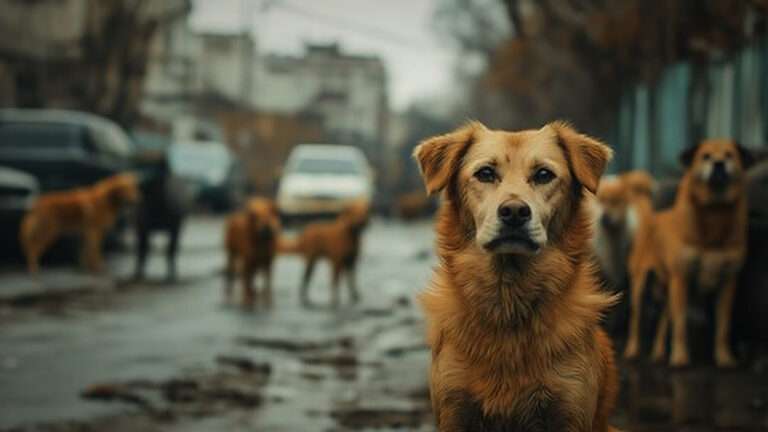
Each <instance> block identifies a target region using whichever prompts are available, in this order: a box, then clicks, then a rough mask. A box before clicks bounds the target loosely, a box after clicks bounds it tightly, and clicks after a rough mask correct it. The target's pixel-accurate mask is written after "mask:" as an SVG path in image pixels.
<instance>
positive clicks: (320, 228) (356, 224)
mask: <svg viewBox="0 0 768 432" xmlns="http://www.w3.org/2000/svg"><path fill="white" fill-rule="evenodd" d="M368 215H369V204H368V202H366V201H356V202H354V203H352V204H350V205H349V206H348V207H347V208H346V209H344V211H343V212H341V214H340V215H339V216H338V217H337V218H336V220H334V221H333V222H316V223H312V224H309V225H307V226H306V227H305V228H304V230H303V231H302V232H301V234H300V235H299V237H298V238H297V239H296V240H295V241H284V242H283V246H282V247H281V250H282V251H283V252H286V253H299V254H301V255H302V256H303V257H304V260H305V262H306V268H305V270H304V277H303V279H302V282H301V302H302V303H303V304H304V305H308V304H309V282H310V280H311V279H312V273H313V272H314V269H315V264H316V263H317V260H318V259H320V258H328V260H329V261H330V262H331V266H332V271H333V279H332V281H331V304H332V305H333V307H337V306H338V305H339V280H340V279H341V276H342V274H346V276H347V283H348V284H349V294H350V299H351V300H352V302H353V303H357V302H358V301H359V300H360V293H359V292H358V290H357V282H356V280H355V267H356V264H357V258H358V255H359V253H360V237H361V236H362V233H363V229H364V228H365V225H366V224H367V223H368Z"/></svg>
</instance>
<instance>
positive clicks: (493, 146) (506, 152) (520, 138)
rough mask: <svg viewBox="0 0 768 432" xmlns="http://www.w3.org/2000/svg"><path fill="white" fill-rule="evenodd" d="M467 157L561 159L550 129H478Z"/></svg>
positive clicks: (558, 147) (500, 160)
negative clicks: (515, 130)
mask: <svg viewBox="0 0 768 432" xmlns="http://www.w3.org/2000/svg"><path fill="white" fill-rule="evenodd" d="M466 157H467V159H469V160H478V159H494V160H497V161H498V162H502V161H503V160H507V161H512V160H527V159H530V158H531V157H538V158H544V159H555V160H560V159H564V158H565V156H564V155H563V152H562V150H561V149H560V146H558V145H557V135H556V134H555V132H554V131H553V130H552V129H551V128H547V127H545V128H542V129H538V130H535V129H530V130H524V131H518V132H507V131H498V130H485V131H481V132H479V133H478V134H477V136H476V137H475V141H474V143H473V145H472V146H471V147H470V148H469V151H468V152H467V156H466Z"/></svg>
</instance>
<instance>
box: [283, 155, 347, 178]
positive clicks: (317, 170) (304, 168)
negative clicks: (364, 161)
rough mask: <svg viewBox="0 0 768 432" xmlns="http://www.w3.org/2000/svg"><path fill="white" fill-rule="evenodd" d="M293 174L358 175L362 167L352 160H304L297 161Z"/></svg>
mask: <svg viewBox="0 0 768 432" xmlns="http://www.w3.org/2000/svg"><path fill="white" fill-rule="evenodd" d="M293 172H294V173H297V174H332V175H358V174H360V166H359V165H358V164H357V163H355V162H354V161H352V160H345V159H322V158H302V159H299V160H297V161H296V164H295V165H294V167H293Z"/></svg>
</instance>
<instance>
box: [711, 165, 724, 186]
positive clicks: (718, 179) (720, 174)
mask: <svg viewBox="0 0 768 432" xmlns="http://www.w3.org/2000/svg"><path fill="white" fill-rule="evenodd" d="M728 180H729V175H728V171H727V170H726V169H725V162H724V161H716V162H715V163H713V164H712V174H711V175H710V177H709V181H710V183H712V184H713V185H722V184H724V183H727V182H728Z"/></svg>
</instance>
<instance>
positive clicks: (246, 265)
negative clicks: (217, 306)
mask: <svg viewBox="0 0 768 432" xmlns="http://www.w3.org/2000/svg"><path fill="white" fill-rule="evenodd" d="M279 238H280V217H279V215H278V212H277V207H276V206H275V204H274V202H272V201H271V200H268V199H266V198H253V199H251V200H250V201H248V203H247V205H246V206H245V209H243V210H242V211H239V212H237V213H235V214H233V215H231V216H230V217H229V219H227V224H226V228H225V232H224V248H225V250H226V252H227V264H226V269H225V276H224V277H225V282H224V283H225V285H224V294H225V297H226V299H227V300H229V299H230V298H231V297H232V285H233V283H234V279H235V275H236V274H237V273H238V271H239V273H240V277H241V279H242V286H243V291H242V292H243V297H242V299H243V300H242V303H243V305H244V306H252V305H253V304H254V301H255V300H259V301H261V302H263V304H264V305H266V306H271V305H272V261H273V260H274V258H275V254H276V252H277V245H278V241H279ZM258 273H261V274H262V275H263V277H264V283H263V287H262V290H261V293H256V290H255V289H254V281H253V279H254V277H255V276H256V275H257V274H258Z"/></svg>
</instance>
